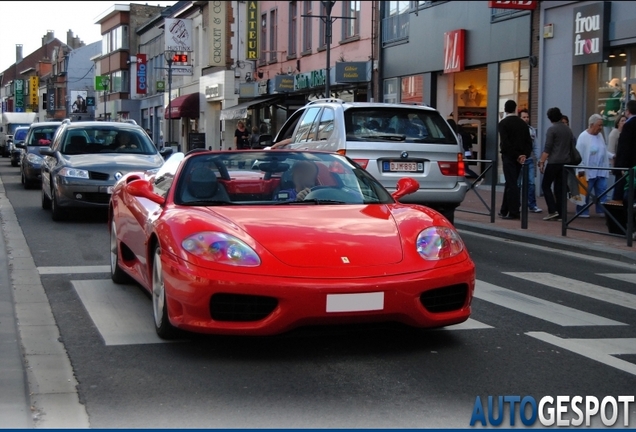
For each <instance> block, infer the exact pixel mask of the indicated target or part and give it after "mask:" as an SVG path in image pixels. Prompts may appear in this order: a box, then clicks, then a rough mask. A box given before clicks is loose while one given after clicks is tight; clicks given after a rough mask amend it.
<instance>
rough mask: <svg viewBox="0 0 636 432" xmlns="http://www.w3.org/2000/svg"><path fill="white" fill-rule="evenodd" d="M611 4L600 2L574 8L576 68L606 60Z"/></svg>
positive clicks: (574, 58)
mask: <svg viewBox="0 0 636 432" xmlns="http://www.w3.org/2000/svg"><path fill="white" fill-rule="evenodd" d="M610 4H611V3H610V2H600V3H594V4H590V5H586V6H581V7H577V8H574V36H573V37H574V39H573V43H574V47H573V56H572V64H573V65H574V66H577V65H585V64H590V63H601V62H602V61H603V60H604V51H605V50H604V48H605V43H606V41H607V32H608V28H609V25H608V23H607V22H606V20H608V19H609V17H610Z"/></svg>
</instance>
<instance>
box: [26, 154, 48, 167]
mask: <svg viewBox="0 0 636 432" xmlns="http://www.w3.org/2000/svg"><path fill="white" fill-rule="evenodd" d="M26 159H27V162H29V163H31V164H33V165H40V164H42V162H43V161H44V159H42V158H41V157H40V156H38V155H36V154H34V153H29V154H28V155H27V157H26Z"/></svg>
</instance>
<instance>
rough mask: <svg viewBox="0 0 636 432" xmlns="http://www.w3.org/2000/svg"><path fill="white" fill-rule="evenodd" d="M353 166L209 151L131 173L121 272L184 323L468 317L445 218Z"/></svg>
mask: <svg viewBox="0 0 636 432" xmlns="http://www.w3.org/2000/svg"><path fill="white" fill-rule="evenodd" d="M418 188H419V184H418V183H417V182H416V181H415V180H413V179H411V178H408V177H407V178H402V179H401V180H400V181H399V182H398V191H397V192H395V193H394V194H393V196H391V195H390V194H389V193H388V192H387V191H386V190H385V189H384V188H383V187H382V186H381V185H380V184H379V183H378V182H377V181H376V180H375V179H374V178H373V177H372V176H371V175H369V174H368V173H367V172H366V171H364V170H363V169H362V168H361V167H360V166H359V165H357V164H356V163H355V162H354V161H352V160H350V159H348V158H346V157H345V156H341V155H338V154H332V153H321V152H303V151H267V150H265V151H224V152H211V151H200V152H196V153H192V154H189V155H186V156H184V155H183V154H181V153H179V154H176V155H174V156H173V157H171V158H170V159H169V160H168V161H167V162H166V163H165V164H164V166H163V167H162V168H161V169H160V170H159V171H158V172H156V173H151V172H146V173H142V172H138V173H129V174H127V175H125V176H124V177H123V178H121V179H120V181H119V182H118V183H117V185H116V186H115V188H114V191H113V195H112V198H111V201H110V217H109V226H110V248H111V255H110V256H111V276H112V279H113V281H115V282H117V283H124V282H128V281H130V279H131V278H132V279H134V280H135V281H137V282H138V283H140V284H141V285H142V286H143V287H144V288H145V289H147V290H148V291H149V292H150V293H151V296H152V304H153V309H154V321H155V326H156V329H157V333H158V334H159V336H160V337H162V338H171V337H174V336H175V335H176V334H177V332H176V330H177V329H181V330H187V331H193V332H203V333H218V334H243V335H247V334H250V335H270V334H276V333H281V332H285V331H287V330H290V329H292V328H294V327H298V326H303V325H315V324H343V323H360V322H374V321H398V322H401V323H405V324H407V325H411V326H416V327H440V326H447V325H451V324H457V323H460V322H463V321H465V320H466V319H468V317H469V315H470V305H471V300H472V297H473V290H474V286H475V267H474V264H473V262H472V261H471V259H470V257H469V255H468V252H467V251H466V248H465V246H464V243H463V242H462V239H461V238H460V236H459V234H458V233H457V231H456V230H455V229H454V228H453V226H452V225H451V224H450V223H449V222H448V221H447V220H446V219H445V218H444V217H443V216H441V215H440V214H439V213H437V212H435V211H433V210H431V209H429V208H427V207H423V206H419V205H406V204H400V203H399V202H397V199H399V198H400V197H401V196H404V195H406V194H409V193H412V192H414V191H416V190H417V189H418Z"/></svg>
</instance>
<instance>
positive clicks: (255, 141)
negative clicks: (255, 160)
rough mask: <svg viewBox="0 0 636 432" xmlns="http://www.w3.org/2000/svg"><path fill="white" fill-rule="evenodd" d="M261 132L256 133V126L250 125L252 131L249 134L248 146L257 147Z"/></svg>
mask: <svg viewBox="0 0 636 432" xmlns="http://www.w3.org/2000/svg"><path fill="white" fill-rule="evenodd" d="M260 139H261V134H259V133H258V126H252V133H251V135H250V148H253V149H256V148H258V147H259V144H260Z"/></svg>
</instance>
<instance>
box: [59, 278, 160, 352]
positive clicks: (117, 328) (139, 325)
mask: <svg viewBox="0 0 636 432" xmlns="http://www.w3.org/2000/svg"><path fill="white" fill-rule="evenodd" d="M71 283H72V284H73V287H74V288H75V291H77V294H78V295H79V297H80V299H81V300H82V303H84V307H85V308H86V310H87V311H88V314H89V315H90V316H91V319H92V320H93V322H94V323H95V326H96V327H97V329H98V330H99V333H100V334H101V336H102V338H103V339H104V343H105V344H106V345H135V344H152V343H162V342H166V341H164V340H162V339H160V338H159V336H157V333H156V332H155V328H154V318H153V316H152V302H151V300H150V299H149V298H148V297H147V296H146V295H145V294H144V293H143V292H142V291H141V288H139V287H137V286H134V285H116V284H114V283H113V282H112V281H111V280H110V279H105V280H74V281H71Z"/></svg>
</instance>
